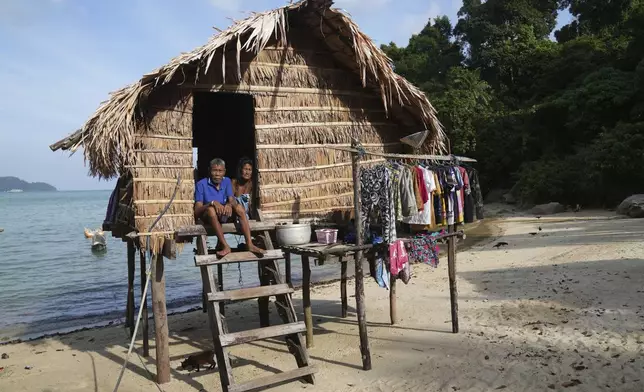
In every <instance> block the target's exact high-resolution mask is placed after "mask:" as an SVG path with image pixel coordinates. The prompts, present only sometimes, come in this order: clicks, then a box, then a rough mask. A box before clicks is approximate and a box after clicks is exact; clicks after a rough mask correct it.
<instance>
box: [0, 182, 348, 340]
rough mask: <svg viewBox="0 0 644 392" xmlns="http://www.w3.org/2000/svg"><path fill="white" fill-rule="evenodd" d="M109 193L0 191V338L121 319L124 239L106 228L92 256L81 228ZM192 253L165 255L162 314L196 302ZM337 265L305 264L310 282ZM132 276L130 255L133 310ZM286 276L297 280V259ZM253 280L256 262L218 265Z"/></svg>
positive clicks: (100, 212) (335, 271) (99, 214)
mask: <svg viewBox="0 0 644 392" xmlns="http://www.w3.org/2000/svg"><path fill="white" fill-rule="evenodd" d="M109 197H110V192H109V191H78V192H38V193H27V192H24V193H0V227H1V228H3V229H4V232H1V233H0V342H1V341H7V340H13V339H17V338H21V339H28V338H34V337H38V336H42V335H46V334H51V333H56V332H67V331H73V330H76V329H80V328H83V327H91V326H98V325H107V324H115V323H121V322H123V321H124V315H125V304H126V295H127V252H126V244H125V243H124V242H122V241H121V240H120V239H118V238H113V237H111V235H110V233H106V237H107V251H106V252H104V253H93V252H92V250H91V241H90V240H88V239H86V238H85V236H84V235H83V229H84V228H85V227H87V228H89V229H97V228H100V227H101V225H102V223H103V220H104V219H105V210H106V208H107V203H108V200H109ZM210 241H211V242H212V243H211V245H214V241H215V240H214V238H212V239H210ZM228 242H229V244H230V245H231V246H233V247H234V246H236V245H237V244H238V243H240V242H243V238H242V237H239V236H234V235H231V236H229V237H228ZM193 250H194V242H193V244H186V245H185V247H184V249H183V251H182V252H181V253H180V254H179V255H178V256H177V259H176V260H166V263H165V265H166V269H165V274H166V295H167V307H168V312H169V313H172V312H178V311H183V310H187V309H189V308H191V307H195V306H200V305H201V275H200V272H199V268H197V267H195V266H194V261H193V258H194V253H193ZM281 268H282V271H283V265H282V266H281ZM339 270H340V268H339V264H337V263H331V264H326V265H324V266H320V267H316V268H313V271H312V280H313V281H321V280H327V279H334V278H337V277H339ZM139 274H140V270H139V260H138V252H137V260H136V277H135V293H136V295H135V302H136V306H137V309H138V304H139V300H140V292H141V291H140V286H139V282H140V277H139ZM292 274H293V281H294V283H298V282H299V281H300V280H301V264H300V262H299V259H295V258H294V259H293V269H292ZM257 285H259V281H258V278H257V264H256V263H246V264H241V265H240V264H228V265H225V266H224V287H226V288H235V287H249V286H257ZM338 291H339V290H338ZM148 298H149V297H148ZM148 304H149V307H150V301H149V300H148Z"/></svg>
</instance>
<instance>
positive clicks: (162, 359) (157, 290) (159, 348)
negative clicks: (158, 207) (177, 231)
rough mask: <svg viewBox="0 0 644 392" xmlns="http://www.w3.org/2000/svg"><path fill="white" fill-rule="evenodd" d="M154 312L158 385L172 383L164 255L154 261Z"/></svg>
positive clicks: (159, 255) (158, 256)
mask: <svg viewBox="0 0 644 392" xmlns="http://www.w3.org/2000/svg"><path fill="white" fill-rule="evenodd" d="M151 262H152V311H153V312H154V334H155V342H154V343H155V346H156V354H157V355H156V360H157V383H159V384H165V383H168V382H170V348H169V342H168V311H167V308H166V298H165V273H164V266H163V255H162V254H161V253H158V254H157V255H155V256H154V258H153V259H152V261H151Z"/></svg>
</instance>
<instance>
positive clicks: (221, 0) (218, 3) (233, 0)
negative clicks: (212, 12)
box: [209, 0, 242, 12]
mask: <svg viewBox="0 0 644 392" xmlns="http://www.w3.org/2000/svg"><path fill="white" fill-rule="evenodd" d="M209 2H210V4H212V5H213V6H214V7H215V8H218V9H220V10H222V11H228V12H235V11H239V9H240V6H241V3H242V1H241V0H209Z"/></svg>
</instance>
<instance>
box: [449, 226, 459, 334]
mask: <svg viewBox="0 0 644 392" xmlns="http://www.w3.org/2000/svg"><path fill="white" fill-rule="evenodd" d="M447 230H448V232H449V234H453V233H454V232H456V225H450V226H449V227H448V229H447ZM447 274H448V277H449V300H450V307H451V309H452V332H453V333H458V288H457V287H456V238H454V236H450V237H449V238H448V239H447Z"/></svg>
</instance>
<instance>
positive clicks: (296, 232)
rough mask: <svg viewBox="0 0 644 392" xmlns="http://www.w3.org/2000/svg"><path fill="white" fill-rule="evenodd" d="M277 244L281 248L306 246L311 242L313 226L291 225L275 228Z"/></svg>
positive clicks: (306, 224)
mask: <svg viewBox="0 0 644 392" xmlns="http://www.w3.org/2000/svg"><path fill="white" fill-rule="evenodd" d="M275 234H276V237H277V243H278V244H279V245H280V246H292V245H304V244H308V243H309V242H311V225H310V224H308V223H290V224H285V225H278V226H275Z"/></svg>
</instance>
